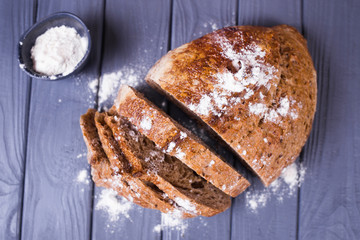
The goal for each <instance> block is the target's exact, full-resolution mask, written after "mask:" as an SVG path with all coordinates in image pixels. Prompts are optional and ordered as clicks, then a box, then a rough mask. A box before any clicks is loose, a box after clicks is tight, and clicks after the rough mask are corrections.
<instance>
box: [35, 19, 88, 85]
mask: <svg viewBox="0 0 360 240" xmlns="http://www.w3.org/2000/svg"><path fill="white" fill-rule="evenodd" d="M87 47H88V39H87V38H86V37H81V36H80V35H79V34H78V33H77V32H76V30H75V28H71V27H66V26H64V25H63V26H60V27H53V28H50V29H48V30H47V31H46V32H45V33H44V34H42V35H40V36H39V37H38V38H37V39H36V41H35V45H34V46H33V47H32V48H31V58H32V60H33V65H34V70H35V71H37V72H39V73H43V74H45V75H48V76H52V77H51V79H55V75H57V74H63V75H64V76H66V75H68V74H69V73H71V72H72V71H73V70H74V69H75V67H76V65H77V64H78V63H79V62H80V61H81V59H82V58H83V57H84V55H85V53H86V50H87Z"/></svg>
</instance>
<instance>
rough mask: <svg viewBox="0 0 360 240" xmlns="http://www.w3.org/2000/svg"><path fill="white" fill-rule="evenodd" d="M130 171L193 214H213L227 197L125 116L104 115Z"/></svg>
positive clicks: (226, 204)
mask: <svg viewBox="0 0 360 240" xmlns="http://www.w3.org/2000/svg"><path fill="white" fill-rule="evenodd" d="M105 122H106V123H107V124H108V126H110V128H111V130H112V132H113V134H114V136H115V139H116V140H117V142H118V144H119V146H120V148H121V150H122V151H123V153H124V155H125V156H126V158H127V159H128V160H129V161H130V163H131V164H132V166H134V169H133V174H134V175H136V177H137V178H139V179H142V180H144V181H148V182H151V183H153V184H154V185H156V186H157V187H158V188H159V189H161V190H162V191H163V192H164V193H165V194H166V196H168V197H169V198H170V199H172V200H173V201H174V202H175V203H176V204H177V205H179V206H181V207H182V208H183V209H185V210H186V212H187V213H193V214H194V215H197V214H199V215H203V216H207V217H209V216H213V215H215V214H218V213H220V212H223V211H225V210H226V209H227V208H228V207H229V206H230V205H231V201H230V197H229V196H228V195H227V194H225V193H224V192H222V191H221V190H219V189H218V188H216V187H215V186H213V185H212V184H211V183H209V182H207V181H206V180H204V179H203V178H201V177H200V176H199V175H198V174H197V173H195V172H194V171H193V170H192V169H190V168H189V167H188V166H186V165H185V164H184V163H182V162H181V161H180V160H178V159H177V158H175V157H173V156H170V155H168V154H166V153H164V152H162V151H161V150H160V149H159V148H158V147H157V146H156V145H155V143H154V142H152V141H151V140H150V139H148V138H147V137H146V136H144V135H143V134H141V133H140V132H139V131H138V129H137V128H136V127H135V126H133V125H132V124H131V123H130V122H129V121H128V120H127V119H126V118H125V117H122V116H118V115H114V116H111V115H108V114H106V116H105Z"/></svg>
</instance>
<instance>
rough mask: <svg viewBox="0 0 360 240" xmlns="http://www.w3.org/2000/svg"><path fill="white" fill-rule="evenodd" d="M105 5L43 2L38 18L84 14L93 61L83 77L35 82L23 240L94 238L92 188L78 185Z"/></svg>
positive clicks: (83, 166) (84, 166) (83, 167)
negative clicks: (82, 116) (83, 126)
mask: <svg viewBox="0 0 360 240" xmlns="http://www.w3.org/2000/svg"><path fill="white" fill-rule="evenodd" d="M102 9H103V8H102V2H101V1H89V0H83V1H45V0H44V1H39V2H38V19H42V18H44V17H46V16H48V15H50V14H52V13H54V12H58V11H69V12H72V13H74V14H77V15H79V16H80V17H81V18H82V19H83V20H84V22H85V23H86V24H87V26H88V27H89V29H90V32H91V34H92V43H93V45H92V55H91V61H90V62H89V64H88V66H87V68H86V69H84V71H83V72H82V74H81V75H79V76H78V77H77V78H70V79H67V80H60V81H40V80H33V81H32V89H31V90H32V91H31V103H30V117H29V136H28V139H29V140H28V148H27V150H28V151H27V163H26V169H25V190H24V208H23V222H22V236H21V237H22V239H89V237H90V223H91V221H90V219H91V203H92V198H91V197H92V196H91V194H92V185H91V184H84V183H79V182H77V180H76V179H77V176H78V174H79V172H80V171H81V170H87V171H89V168H88V164H87V160H86V156H85V154H84V153H85V151H86V148H85V144H84V141H83V139H82V135H81V131H80V127H79V118H80V114H81V113H84V112H85V111H86V109H87V108H88V107H90V106H92V107H93V105H94V99H95V95H94V94H93V93H92V92H91V91H90V90H89V89H88V82H89V80H90V79H92V78H96V77H97V75H98V69H99V66H98V64H99V61H98V58H99V54H100V49H101V48H100V46H101V41H100V40H101V27H102Z"/></svg>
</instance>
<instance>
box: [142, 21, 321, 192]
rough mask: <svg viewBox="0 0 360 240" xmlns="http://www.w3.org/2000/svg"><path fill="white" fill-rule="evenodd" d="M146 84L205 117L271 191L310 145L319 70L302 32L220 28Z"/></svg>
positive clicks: (170, 59) (162, 64)
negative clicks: (273, 184) (303, 149)
mask: <svg viewBox="0 0 360 240" xmlns="http://www.w3.org/2000/svg"><path fill="white" fill-rule="evenodd" d="M146 81H147V82H148V83H149V84H150V85H151V86H152V87H154V88H156V89H157V90H159V91H160V92H162V93H164V94H166V95H167V96H168V97H169V98H170V99H171V100H174V101H175V103H177V104H178V105H179V106H180V107H182V108H183V109H185V110H186V111H187V112H189V113H191V114H192V115H194V116H195V117H196V118H198V119H200V120H201V121H202V122H203V123H205V124H207V125H208V126H210V128H211V129H212V130H213V131H214V132H215V133H216V134H217V135H218V136H219V138H221V139H222V140H224V141H225V142H226V143H227V144H228V145H229V146H230V147H231V148H232V149H233V151H234V152H235V153H237V154H238V156H240V158H241V159H242V160H244V162H245V163H246V164H247V165H248V166H249V167H250V168H251V169H252V170H253V171H254V172H255V173H256V174H257V175H258V176H259V177H260V179H261V180H262V182H263V183H264V184H265V185H266V186H268V185H269V184H270V183H271V182H272V181H274V180H275V179H276V178H277V177H278V176H279V175H280V174H281V171H282V170H283V169H284V168H285V167H287V166H288V165H289V164H291V163H293V162H294V161H295V159H296V158H297V156H298V155H299V154H300V151H301V149H302V147H303V145H304V144H305V142H306V140H307V138H308V136H309V134H310V131H311V126H312V122H313V118H314V114H315V109H316V92H317V86H316V72H315V69H314V66H313V62H312V59H311V56H310V54H309V52H308V50H307V47H306V40H305V39H304V38H303V37H302V36H301V34H299V33H298V32H297V31H296V29H295V28H293V27H290V26H287V25H280V26H276V27H272V28H266V27H254V26H236V27H227V28H224V29H220V30H218V31H215V32H213V33H210V34H207V35H205V36H203V37H201V38H199V39H197V40H194V41H192V42H190V43H187V44H184V45H182V46H180V47H179V48H177V49H174V50H172V51H170V52H169V53H168V54H166V55H165V56H163V57H162V58H161V59H160V60H159V61H158V62H157V63H156V64H155V65H154V66H153V67H152V68H151V69H150V71H149V73H148V74H147V76H146Z"/></svg>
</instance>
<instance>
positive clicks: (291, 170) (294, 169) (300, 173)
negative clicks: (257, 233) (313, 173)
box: [245, 163, 306, 212]
mask: <svg viewBox="0 0 360 240" xmlns="http://www.w3.org/2000/svg"><path fill="white" fill-rule="evenodd" d="M305 173H306V169H305V167H304V166H303V165H302V164H297V163H293V164H291V165H290V166H288V167H287V168H285V169H284V170H283V171H282V173H281V175H280V177H279V178H278V179H276V180H275V181H274V182H273V183H271V184H270V186H269V187H268V188H265V189H262V190H259V191H258V190H253V189H249V190H247V192H246V194H245V197H246V206H247V207H248V209H249V210H250V211H252V212H257V211H258V209H259V208H263V207H265V206H266V204H267V202H268V201H269V200H270V199H272V198H276V199H277V200H278V201H279V202H282V201H283V200H284V198H285V197H291V196H293V195H294V193H295V192H296V191H297V189H298V187H300V186H301V184H302V182H303V181H304V177H305Z"/></svg>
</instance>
